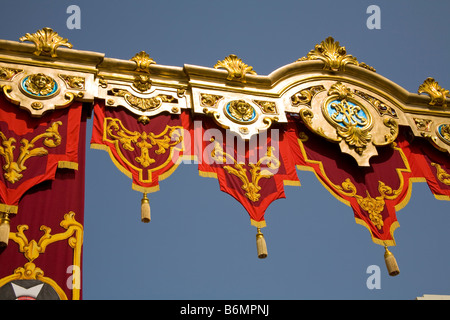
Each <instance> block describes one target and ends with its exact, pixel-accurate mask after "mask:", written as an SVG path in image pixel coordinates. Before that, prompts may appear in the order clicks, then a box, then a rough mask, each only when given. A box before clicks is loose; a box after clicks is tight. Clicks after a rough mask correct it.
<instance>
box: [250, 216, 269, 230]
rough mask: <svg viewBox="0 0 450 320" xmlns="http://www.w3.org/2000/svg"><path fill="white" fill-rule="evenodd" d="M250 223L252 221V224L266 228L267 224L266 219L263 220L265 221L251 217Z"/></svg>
mask: <svg viewBox="0 0 450 320" xmlns="http://www.w3.org/2000/svg"><path fill="white" fill-rule="evenodd" d="M250 223H251V225H252V226H255V227H257V228H264V227H265V226H266V221H265V220H263V221H256V220H253V219H252V218H250Z"/></svg>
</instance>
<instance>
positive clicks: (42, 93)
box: [21, 73, 59, 98]
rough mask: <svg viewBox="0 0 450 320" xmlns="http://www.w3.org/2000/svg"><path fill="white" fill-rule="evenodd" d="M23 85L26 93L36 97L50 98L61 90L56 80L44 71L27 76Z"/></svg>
mask: <svg viewBox="0 0 450 320" xmlns="http://www.w3.org/2000/svg"><path fill="white" fill-rule="evenodd" d="M21 86H22V89H23V91H24V92H25V93H27V94H28V95H30V96H33V97H36V98H48V97H51V96H53V95H54V94H56V93H57V92H58V91H59V90H58V84H57V83H56V81H55V80H54V79H53V78H52V77H49V76H47V75H45V74H43V73H36V74H30V75H28V76H26V77H25V78H24V79H23V80H22V83H21Z"/></svg>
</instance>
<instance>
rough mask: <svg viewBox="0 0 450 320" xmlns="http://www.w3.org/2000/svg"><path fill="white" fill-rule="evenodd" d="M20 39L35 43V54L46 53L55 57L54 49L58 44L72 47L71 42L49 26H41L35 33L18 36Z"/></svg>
mask: <svg viewBox="0 0 450 320" xmlns="http://www.w3.org/2000/svg"><path fill="white" fill-rule="evenodd" d="M20 41H30V42H33V43H34V45H35V49H36V50H35V51H34V54H35V55H37V56H40V55H41V54H42V55H46V56H51V57H53V58H55V57H57V54H56V49H57V48H58V47H60V46H65V47H68V48H72V47H73V46H72V44H71V43H69V41H68V40H67V39H64V38H63V37H61V36H60V35H58V33H57V32H55V31H53V29H51V28H43V29H41V30H38V31H36V32H35V33H33V34H31V33H27V34H25V36H23V37H21V38H20Z"/></svg>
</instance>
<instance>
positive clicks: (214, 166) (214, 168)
mask: <svg viewBox="0 0 450 320" xmlns="http://www.w3.org/2000/svg"><path fill="white" fill-rule="evenodd" d="M200 120H201V126H195V131H196V132H195V145H196V147H197V149H196V150H197V151H196V154H197V158H198V160H199V164H198V168H199V171H200V174H201V175H202V176H207V177H214V178H217V179H218V181H219V185H220V190H221V191H223V192H226V193H228V194H230V195H231V196H233V197H234V198H235V199H236V200H237V201H239V203H241V204H242V205H243V207H244V208H245V209H246V210H247V212H248V214H249V215H250V218H251V223H252V224H253V225H255V226H256V227H264V226H265V219H264V214H265V211H266V209H267V208H268V207H269V205H270V204H271V203H272V202H273V201H275V200H277V199H279V198H285V193H284V185H285V184H288V185H300V183H299V180H298V176H297V173H296V171H295V165H294V163H293V162H292V157H291V156H290V150H289V145H288V141H287V140H286V138H285V134H284V131H283V129H282V128H281V127H280V128H278V127H276V126H273V127H272V129H271V130H269V131H262V132H260V134H259V135H258V136H254V137H253V138H252V139H251V140H250V141H244V140H243V139H242V138H241V137H239V136H238V135H234V134H232V133H231V132H230V131H227V130H223V129H219V128H217V126H216V125H215V124H214V122H213V121H212V120H211V119H209V118H204V119H200Z"/></svg>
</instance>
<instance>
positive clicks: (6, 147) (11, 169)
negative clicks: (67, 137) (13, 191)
mask: <svg viewBox="0 0 450 320" xmlns="http://www.w3.org/2000/svg"><path fill="white" fill-rule="evenodd" d="M60 125H62V122H61V121H56V122H53V123H52V124H51V125H50V127H49V128H48V129H47V130H46V131H45V132H44V133H42V134H40V135H37V136H36V137H34V138H33V139H32V140H31V141H30V142H29V141H28V140H27V139H22V140H20V143H21V144H22V146H21V147H20V154H19V157H18V158H17V161H14V149H15V148H16V146H15V145H14V144H15V143H16V139H14V138H9V139H8V138H6V136H5V135H4V133H3V132H1V131H0V138H1V139H2V140H3V142H2V146H0V155H1V156H3V158H4V159H5V162H6V163H5V164H4V165H3V170H5V173H4V176H5V178H6V180H8V181H9V182H11V183H16V182H17V181H19V180H20V179H21V178H22V177H23V175H22V174H21V172H22V171H24V170H26V169H27V167H26V166H25V161H27V160H28V159H29V158H31V157H36V156H45V155H47V154H48V151H47V150H46V149H45V148H43V147H38V148H34V144H35V143H36V142H37V141H38V140H39V139H41V138H45V139H44V141H43V144H44V145H45V146H46V147H48V148H55V147H57V146H59V145H60V144H61V135H60V134H59V132H58V127H59V126H60Z"/></svg>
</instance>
